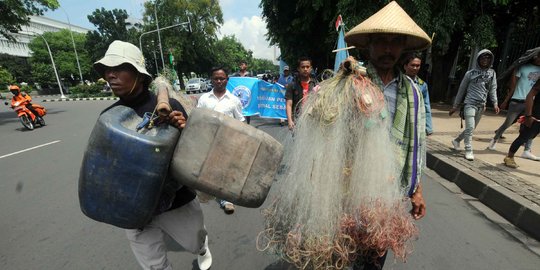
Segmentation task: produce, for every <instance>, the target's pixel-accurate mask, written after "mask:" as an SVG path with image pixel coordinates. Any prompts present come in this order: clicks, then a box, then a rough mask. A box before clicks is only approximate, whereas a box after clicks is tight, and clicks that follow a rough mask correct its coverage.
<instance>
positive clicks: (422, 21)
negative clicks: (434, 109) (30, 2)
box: [260, 0, 540, 100]
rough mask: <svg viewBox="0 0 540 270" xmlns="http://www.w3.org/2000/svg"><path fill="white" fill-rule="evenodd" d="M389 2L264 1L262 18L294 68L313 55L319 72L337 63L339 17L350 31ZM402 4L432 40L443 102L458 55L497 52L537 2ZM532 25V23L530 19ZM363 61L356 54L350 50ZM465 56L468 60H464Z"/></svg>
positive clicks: (418, 0)
mask: <svg viewBox="0 0 540 270" xmlns="http://www.w3.org/2000/svg"><path fill="white" fill-rule="evenodd" d="M389 2H390V1H389V0H365V1H356V0H312V1H308V0H290V1H280V0H261V3H260V7H261V8H262V16H263V18H264V19H265V20H266V22H267V27H268V40H269V41H270V43H271V44H277V45H279V47H280V49H281V53H282V55H281V57H282V58H283V59H284V60H285V61H286V62H288V63H295V62H296V61H295V60H296V59H297V58H298V57H300V56H304V55H306V56H309V57H311V58H312V59H313V62H314V63H313V64H314V66H315V67H318V68H319V70H322V69H323V68H327V67H329V66H331V65H332V64H333V61H334V57H335V56H334V54H333V53H332V52H331V51H332V50H333V49H334V48H335V45H336V39H337V32H336V31H335V28H334V22H335V20H336V18H337V16H338V15H339V14H341V15H342V16H343V19H344V22H345V24H346V26H347V27H348V28H349V29H350V28H353V27H354V26H356V25H357V24H359V23H360V22H362V21H363V20H365V19H367V18H368V17H369V16H371V15H372V14H374V13H375V12H377V11H378V10H379V9H381V8H382V7H383V6H385V5H386V4H388V3H389ZM397 2H398V3H399V5H400V6H401V7H402V8H403V9H404V10H405V11H406V12H407V13H408V14H409V15H410V16H411V17H412V18H413V19H414V20H415V21H416V22H417V23H418V25H419V26H420V27H422V28H423V29H424V31H425V32H426V33H428V35H430V36H432V35H433V36H434V39H433V44H432V48H431V53H432V59H433V65H434V67H433V68H434V70H433V74H432V75H433V77H437V78H440V80H439V79H438V80H437V81H435V87H431V86H430V89H432V90H434V91H436V92H439V93H442V94H441V95H437V94H436V95H435V98H434V100H440V99H441V98H444V97H443V96H442V95H444V91H446V84H447V79H448V74H449V73H450V68H451V64H449V63H452V62H453V60H454V58H455V56H456V55H457V54H458V53H459V52H460V51H459V50H458V48H461V52H470V51H472V50H471V49H472V48H474V47H482V48H496V47H497V46H499V45H500V44H501V43H502V42H504V38H505V37H504V36H505V34H506V33H507V32H508V31H509V25H511V24H512V23H513V22H515V23H518V22H519V21H520V20H522V19H520V18H523V17H530V16H528V15H527V14H528V13H530V12H531V11H533V12H536V13H537V15H536V18H537V19H536V20H537V23H536V24H534V23H531V22H528V24H529V25H537V26H538V8H539V5H540V4H539V2H538V1H533V0H525V1H517V0H490V1H487V0H486V1H483V0H475V1H470V0H432V1H425V0H398V1H397ZM528 21H530V19H529V20H528ZM351 52H352V54H353V55H357V56H359V54H358V52H354V51H351ZM466 56H467V55H466Z"/></svg>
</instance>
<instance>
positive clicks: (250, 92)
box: [227, 77, 287, 119]
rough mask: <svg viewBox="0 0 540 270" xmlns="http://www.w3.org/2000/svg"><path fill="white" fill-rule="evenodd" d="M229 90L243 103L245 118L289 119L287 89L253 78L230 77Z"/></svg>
mask: <svg viewBox="0 0 540 270" xmlns="http://www.w3.org/2000/svg"><path fill="white" fill-rule="evenodd" d="M227 90H228V91H229V92H231V93H232V94H233V95H235V96H237V97H238V98H239V99H240V101H241V102H242V107H243V110H242V112H243V114H244V116H252V115H259V116H260V117H265V118H279V119H287V114H286V112H285V104H286V101H285V88H284V87H283V86H282V85H280V84H277V83H276V84H272V83H268V82H265V81H263V80H259V79H257V78H251V77H230V78H229V82H228V83H227Z"/></svg>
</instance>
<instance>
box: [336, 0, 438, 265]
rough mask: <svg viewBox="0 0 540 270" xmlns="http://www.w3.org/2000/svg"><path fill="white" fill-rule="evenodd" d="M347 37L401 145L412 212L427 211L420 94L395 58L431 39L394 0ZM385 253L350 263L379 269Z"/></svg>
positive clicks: (403, 176)
mask: <svg viewBox="0 0 540 270" xmlns="http://www.w3.org/2000/svg"><path fill="white" fill-rule="evenodd" d="M345 41H346V42H347V44H350V45H354V46H356V47H357V48H359V49H364V50H365V51H366V52H367V55H366V56H367V58H368V64H367V74H368V77H369V78H370V79H371V80H372V82H373V83H375V84H376V85H377V86H378V87H379V88H380V90H381V91H383V93H384V98H385V101H386V103H387V110H388V112H389V117H390V119H391V121H390V122H391V125H392V127H391V139H392V141H393V142H395V144H396V147H397V148H398V149H399V151H398V153H399V158H398V160H399V162H400V164H399V168H401V171H402V173H401V185H402V188H403V190H404V192H405V193H406V194H404V195H405V196H407V197H410V199H411V203H412V210H411V214H412V216H413V218H414V219H420V218H422V217H423V216H424V215H425V211H426V210H425V209H426V208H425V202H424V199H423V197H422V186H421V184H420V178H421V175H422V170H423V167H424V165H425V136H426V134H425V112H424V106H423V105H422V104H423V100H422V94H421V93H420V92H419V90H418V89H417V88H416V86H415V85H414V83H413V82H412V81H411V80H410V79H409V78H408V77H407V76H406V75H405V74H403V73H402V72H401V71H400V70H399V68H398V67H397V66H396V64H397V63H398V60H399V59H400V57H401V54H402V53H403V52H404V51H416V50H423V49H426V48H427V47H429V46H430V45H431V39H430V38H429V36H428V35H427V34H426V33H425V32H424V31H423V30H422V29H421V28H420V27H419V26H418V25H417V24H416V23H415V22H414V21H413V20H412V19H411V17H409V15H408V14H407V13H406V12H405V11H404V10H403V9H402V8H401V7H400V6H399V5H398V4H397V3H396V2H395V1H392V2H390V3H389V4H388V5H386V6H385V7H384V8H382V9H381V10H379V11H378V12H377V13H375V14H373V15H372V16H371V17H369V18H368V19H366V20H365V21H363V22H362V23H360V24H359V25H357V26H356V27H354V28H353V29H351V30H350V31H349V32H348V33H346V34H345ZM385 257H386V254H385V255H383V256H382V257H380V258H379V260H378V261H377V262H374V263H373V265H369V266H368V265H358V264H357V265H355V268H354V269H381V268H382V266H383V264H384V260H385ZM372 267H373V268H372Z"/></svg>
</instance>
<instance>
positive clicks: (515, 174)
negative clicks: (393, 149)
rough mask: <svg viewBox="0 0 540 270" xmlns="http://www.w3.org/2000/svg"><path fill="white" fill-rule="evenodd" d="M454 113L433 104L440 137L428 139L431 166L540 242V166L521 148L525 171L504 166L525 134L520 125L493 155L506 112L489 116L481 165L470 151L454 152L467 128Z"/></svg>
mask: <svg viewBox="0 0 540 270" xmlns="http://www.w3.org/2000/svg"><path fill="white" fill-rule="evenodd" d="M449 109H450V106H448V105H441V104H432V116H433V126H434V130H435V132H434V133H433V135H431V136H429V137H428V167H430V168H431V169H433V170H435V171H436V172H437V173H439V174H440V175H441V176H443V177H445V178H446V179H448V180H450V181H452V182H455V183H456V184H457V185H458V186H460V188H461V189H462V190H464V191H465V192H466V193H468V194H469V195H471V196H474V197H476V198H478V199H479V200H480V201H482V202H483V203H484V204H486V205H487V206H489V207H490V208H492V209H493V210H495V211H496V212H498V213H499V214H500V215H502V216H503V217H505V218H506V219H507V220H509V221H510V222H512V223H513V224H514V225H516V226H517V227H519V228H521V229H523V230H524V231H526V232H527V233H529V234H530V235H531V236H533V237H534V238H536V239H538V240H540V229H539V228H540V170H539V168H540V161H532V160H528V159H523V158H520V157H519V156H520V155H521V153H522V152H523V147H521V148H520V150H518V152H517V153H516V162H517V163H518V164H519V165H520V167H519V168H517V169H511V168H508V167H506V166H504V164H503V158H504V157H505V156H506V152H507V151H508V148H509V147H510V144H511V143H512V142H513V140H514V139H515V138H516V137H517V136H518V134H519V124H514V125H513V126H511V127H510V128H508V129H507V131H506V132H505V133H504V136H505V137H506V139H503V140H500V141H499V143H498V144H497V149H496V150H494V151H491V150H487V149H486V148H487V146H488V144H489V142H490V140H491V138H493V136H494V134H495V133H494V131H495V130H496V129H497V128H498V127H499V126H500V125H501V124H502V123H503V121H504V119H505V113H504V112H501V113H500V114H499V115H496V114H495V113H494V112H493V111H490V110H488V111H487V112H485V114H484V116H483V117H482V119H481V121H480V123H479V125H478V126H477V128H476V130H475V131H474V133H473V134H474V135H473V142H472V144H473V149H474V156H475V160H474V161H468V160H466V159H465V158H464V151H455V150H453V149H452V143H451V141H452V139H453V138H455V137H456V136H457V135H458V134H459V132H461V131H462V130H463V129H462V128H461V127H460V119H459V116H458V115H456V114H455V115H453V116H451V117H450V116H448V110H449ZM461 146H462V148H463V142H461ZM533 153H534V154H536V155H540V139H535V140H534V143H533Z"/></svg>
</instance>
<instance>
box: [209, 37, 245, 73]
mask: <svg viewBox="0 0 540 270" xmlns="http://www.w3.org/2000/svg"><path fill="white" fill-rule="evenodd" d="M214 48H215V50H216V51H217V52H219V53H216V55H215V61H214V63H215V65H216V66H222V67H224V68H226V69H228V70H230V71H231V72H233V71H237V70H238V63H239V62H240V61H242V60H244V61H247V62H248V63H249V68H250V69H251V68H252V66H253V65H252V64H251V63H252V59H253V52H252V51H250V50H246V49H245V48H244V46H243V45H242V43H240V41H238V39H236V37H235V36H234V35H232V36H224V37H223V38H221V39H220V40H218V41H216V43H215V45H214Z"/></svg>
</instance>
